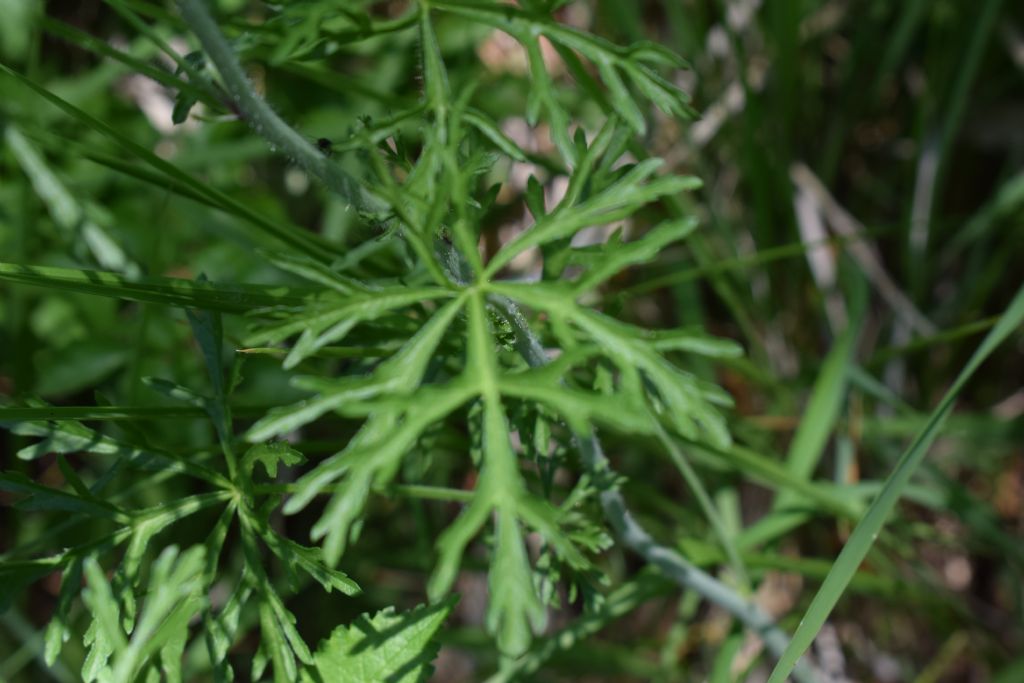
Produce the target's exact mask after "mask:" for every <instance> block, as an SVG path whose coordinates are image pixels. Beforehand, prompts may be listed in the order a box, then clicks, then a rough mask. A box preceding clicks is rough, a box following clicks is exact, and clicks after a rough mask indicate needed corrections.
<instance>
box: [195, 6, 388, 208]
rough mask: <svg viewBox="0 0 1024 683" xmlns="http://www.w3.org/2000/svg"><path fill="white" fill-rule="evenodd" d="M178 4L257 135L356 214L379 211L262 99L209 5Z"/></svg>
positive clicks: (359, 189)
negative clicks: (349, 205)
mask: <svg viewBox="0 0 1024 683" xmlns="http://www.w3.org/2000/svg"><path fill="white" fill-rule="evenodd" d="M177 4H178V9H179V10H180V11H181V15H182V17H183V18H184V19H185V22H186V23H188V25H189V28H191V29H192V32H193V33H195V34H196V37H197V38H199V42H200V43H201V44H202V46H203V50H204V51H205V52H206V54H207V55H208V56H209V58H210V60H211V61H212V62H213V64H214V66H216V67H217V72H218V73H219V74H220V77H221V79H222V80H223V81H224V86H225V87H226V88H227V90H228V93H229V94H230V95H231V99H232V100H233V102H234V105H235V106H236V107H237V108H238V111H239V113H240V114H241V116H242V118H244V119H245V121H246V122H247V123H248V124H249V125H250V126H251V127H252V129H253V130H254V131H255V132H256V134H257V135H259V136H260V137H262V138H263V139H265V140H266V141H267V142H269V143H270V145H271V146H272V147H274V148H276V149H280V150H281V151H282V152H284V153H285V154H287V155H288V156H289V157H290V158H291V159H292V160H293V161H294V162H295V163H297V164H298V165H299V166H301V167H302V168H303V169H304V170H305V171H306V172H308V173H309V174H310V175H313V176H315V177H316V178H318V179H319V180H320V181H321V182H322V183H323V184H324V185H326V186H327V187H328V189H330V190H331V191H332V192H335V193H336V194H338V195H339V196H341V197H343V198H344V199H345V200H346V201H348V202H349V203H350V204H351V205H353V206H355V208H356V210H358V211H367V212H368V211H373V210H375V209H379V208H380V205H379V203H378V202H376V201H375V200H374V198H373V197H371V196H370V195H369V194H368V193H366V192H365V191H364V190H363V188H362V187H361V186H360V185H359V183H358V182H357V181H356V179H355V178H353V177H352V176H351V175H349V174H348V173H346V172H345V171H344V169H342V168H341V167H340V166H339V165H338V164H336V163H334V162H333V161H331V160H330V159H328V158H327V157H326V156H325V155H324V154H323V153H322V152H320V150H318V149H317V148H316V147H315V146H314V145H313V144H312V143H311V142H309V141H308V140H307V139H306V138H305V137H304V136H303V135H301V134H300V133H298V132H297V131H296V130H295V129H294V128H292V127H291V126H289V125H288V124H287V123H285V122H284V121H283V120H282V119H281V117H280V116H278V115H277V112H275V111H274V110H273V109H272V108H271V107H270V105H269V104H267V102H266V101H265V100H264V99H263V98H262V97H260V95H259V94H258V93H257V92H256V89H255V88H254V87H253V84H252V82H251V81H250V80H249V78H248V76H246V75H245V71H243V70H242V65H241V64H239V62H238V59H237V58H236V57H235V52H234V50H232V49H231V46H230V45H229V44H228V42H227V41H226V40H225V39H224V36H223V35H222V34H221V32H220V28H219V27H218V26H217V22H216V21H214V19H213V17H212V16H211V15H210V12H209V10H207V8H206V3H205V1H204V0H177Z"/></svg>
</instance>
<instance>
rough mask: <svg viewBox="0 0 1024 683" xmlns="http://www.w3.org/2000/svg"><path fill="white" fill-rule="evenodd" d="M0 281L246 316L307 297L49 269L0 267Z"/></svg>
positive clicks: (261, 289) (274, 289) (252, 287)
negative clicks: (252, 312) (244, 314)
mask: <svg viewBox="0 0 1024 683" xmlns="http://www.w3.org/2000/svg"><path fill="white" fill-rule="evenodd" d="M0 280H6V281H7V282H17V283H20V284H25V285H31V286H35V287H46V288H50V289H60V290H65V291H70V292H83V293H88V294H96V295H98V296H105V297H109V298H113V299H121V300H124V301H141V302H147V303H156V304H163V305H165V306H175V307H180V308H186V307H187V308H198V309H202V310H210V311H221V312H223V313H248V312H250V311H253V310H255V309H260V308H267V307H271V306H297V305H302V304H303V303H304V302H305V301H306V298H305V297H304V296H303V295H301V294H296V293H293V290H290V289H288V288H287V287H278V286H274V287H260V286H258V285H237V284H231V285H224V284H220V283H218V284H217V285H213V284H212V283H208V282H194V281H192V280H183V279H178V278H169V277H137V278H131V279H129V278H126V277H124V276H122V275H118V274H115V273H108V272H104V271H99V270H80V269H77V268H52V267H47V266H25V265H19V264H14V263H0Z"/></svg>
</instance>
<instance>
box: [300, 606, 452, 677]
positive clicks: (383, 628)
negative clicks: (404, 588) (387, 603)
mask: <svg viewBox="0 0 1024 683" xmlns="http://www.w3.org/2000/svg"><path fill="white" fill-rule="evenodd" d="M455 602H456V598H454V597H453V598H449V599H447V600H445V601H443V602H440V603H438V604H435V605H430V606H425V605H424V606H420V607H416V608H415V609H412V610H410V611H408V612H396V611H395V610H394V609H393V608H388V609H386V610H383V611H380V612H378V613H376V614H374V615H373V616H370V615H366V614H364V615H362V616H360V617H359V618H358V619H356V620H355V622H353V623H352V624H350V625H348V626H339V627H338V628H336V629H335V630H334V632H333V633H331V635H330V637H329V638H325V639H324V640H323V641H321V643H320V647H319V648H317V651H316V653H315V654H314V655H313V658H314V661H315V669H316V672H317V674H319V678H318V679H317V678H314V677H313V676H312V675H310V674H309V673H308V672H304V673H303V676H302V681H303V683H313V681H316V680H319V681H335V682H336V683H378V682H379V681H387V683H425V682H426V681H427V680H428V679H429V678H430V675H431V673H432V671H433V667H432V666H431V661H432V660H433V659H434V657H436V656H437V651H438V645H437V643H436V641H434V640H433V638H434V635H435V634H436V633H437V631H438V629H440V628H441V625H442V624H443V623H444V620H445V619H446V618H447V617H448V614H449V613H451V611H452V608H453V607H454V606H455Z"/></svg>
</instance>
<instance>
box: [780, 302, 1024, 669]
mask: <svg viewBox="0 0 1024 683" xmlns="http://www.w3.org/2000/svg"><path fill="white" fill-rule="evenodd" d="M1022 323H1024V287H1021V288H1020V289H1019V290H1017V294H1016V296H1014V298H1013V301H1012V302H1011V303H1010V306H1009V307H1008V308H1007V309H1006V312H1005V313H1003V315H1002V317H1001V318H1000V320H999V323H998V324H996V326H995V328H993V329H992V331H991V332H989V333H988V335H987V336H986V337H985V339H984V340H983V341H982V342H981V345H980V346H979V347H978V349H977V350H976V351H975V352H974V355H973V356H971V359H970V361H968V363H967V365H966V366H965V367H964V369H963V370H962V371H961V372H960V375H959V376H958V377H957V378H956V381H955V382H953V385H952V386H951V387H950V388H949V391H947V392H946V395H945V396H944V397H943V398H942V401H941V402H940V403H939V405H938V406H936V408H935V410H934V411H932V414H931V417H930V418H929V419H928V422H927V424H925V426H924V428H923V429H922V430H921V432H920V433H919V434H918V435H917V437H916V438H915V439H914V441H913V443H911V444H910V447H909V448H907V450H906V451H905V452H904V453H903V455H902V456H900V459H899V462H897V463H896V467H895V469H893V471H892V473H891V474H890V475H889V478H888V480H887V481H886V483H885V486H884V487H882V491H881V492H880V493H879V494H878V498H876V499H875V502H874V503H872V504H871V506H870V507H869V508H868V511H867V512H866V513H865V515H864V518H863V519H861V521H860V523H859V524H857V527H856V528H855V529H854V530H853V533H852V534H851V535H850V540H849V541H847V543H846V545H845V546H844V547H843V550H842V552H841V553H839V557H838V558H837V559H836V561H835V564H833V565H832V569H831V570H830V571H829V573H828V576H827V577H825V581H824V583H823V584H822V586H821V588H820V589H819V590H818V593H817V595H815V596H814V600H813V601H812V602H811V605H810V607H808V608H807V612H806V613H805V614H804V618H803V619H802V620H801V621H800V626H798V627H797V630H796V633H794V634H793V639H792V640H791V641H790V643H789V646H788V647H787V648H786V651H785V652H784V653H783V654H782V657H780V658H779V662H778V664H776V666H775V670H774V671H772V675H771V678H769V679H768V683H783V681H785V680H786V678H787V677H788V676H789V674H790V672H791V671H792V670H793V668H794V667H795V666H796V664H797V662H798V661H799V659H800V657H801V656H802V655H803V653H804V652H805V651H806V650H807V649H808V648H809V647H810V646H811V643H813V642H814V639H815V637H817V635H818V631H819V630H820V629H821V627H822V626H823V625H824V623H825V620H826V619H827V618H828V615H829V614H830V613H831V612H832V609H833V608H834V607H835V605H836V603H837V602H839V598H841V597H842V595H843V592H844V591H845V589H846V586H847V585H848V584H849V583H850V580H851V579H852V578H853V576H854V574H856V572H857V568H858V567H859V566H860V563H861V562H862V561H863V560H864V558H865V557H866V556H867V554H868V551H869V550H870V549H871V546H872V545H873V544H874V542H875V539H876V538H878V534H879V532H880V531H881V530H882V527H883V526H884V525H885V520H886V518H887V517H888V516H889V513H890V512H892V509H893V507H895V505H896V502H897V501H898V500H899V499H900V496H901V495H902V494H903V491H904V490H905V489H906V487H907V484H908V483H909V481H910V477H911V475H912V474H913V473H914V471H915V470H916V469H917V467H918V465H920V464H921V460H922V459H923V458H924V456H925V454H926V453H927V452H928V448H929V447H930V446H931V444H932V442H933V441H934V440H935V437H936V436H938V433H939V430H941V428H942V425H943V423H944V422H945V421H946V418H947V417H948V416H949V413H950V412H951V411H952V409H953V404H954V402H955V401H956V397H957V396H958V395H959V394H960V391H961V390H962V389H963V387H964V385H965V384H966V383H967V381H968V380H969V379H970V378H971V376H972V375H973V374H974V372H975V371H976V370H977V369H978V367H979V366H980V365H981V364H982V363H983V362H984V361H985V359H986V358H988V356H989V355H990V354H991V353H992V351H994V350H995V349H996V347H997V346H999V345H1000V344H1001V343H1002V342H1003V341H1005V340H1006V338H1007V337H1009V336H1010V334H1011V333H1012V332H1013V331H1015V330H1017V329H1018V328H1019V327H1020V326H1021V324H1022Z"/></svg>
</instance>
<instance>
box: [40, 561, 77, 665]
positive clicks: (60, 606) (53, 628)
mask: <svg viewBox="0 0 1024 683" xmlns="http://www.w3.org/2000/svg"><path fill="white" fill-rule="evenodd" d="M81 589H82V561H81V560H80V559H75V560H72V561H71V563H70V564H69V565H68V566H67V567H66V568H65V569H64V572H63V574H62V575H61V581H60V597H59V598H58V599H57V609H55V610H54V612H53V616H52V617H50V623H48V624H47V625H46V635H45V637H44V641H45V643H46V645H45V649H44V651H43V656H44V658H45V660H46V664H47V666H53V665H54V663H55V662H56V661H57V655H59V654H60V651H61V648H62V647H63V646H64V643H66V642H68V638H70V637H71V629H70V625H69V623H68V622H69V613H70V612H71V601H72V600H73V599H74V598H76V597H77V596H78V595H79V593H80V591H81Z"/></svg>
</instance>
